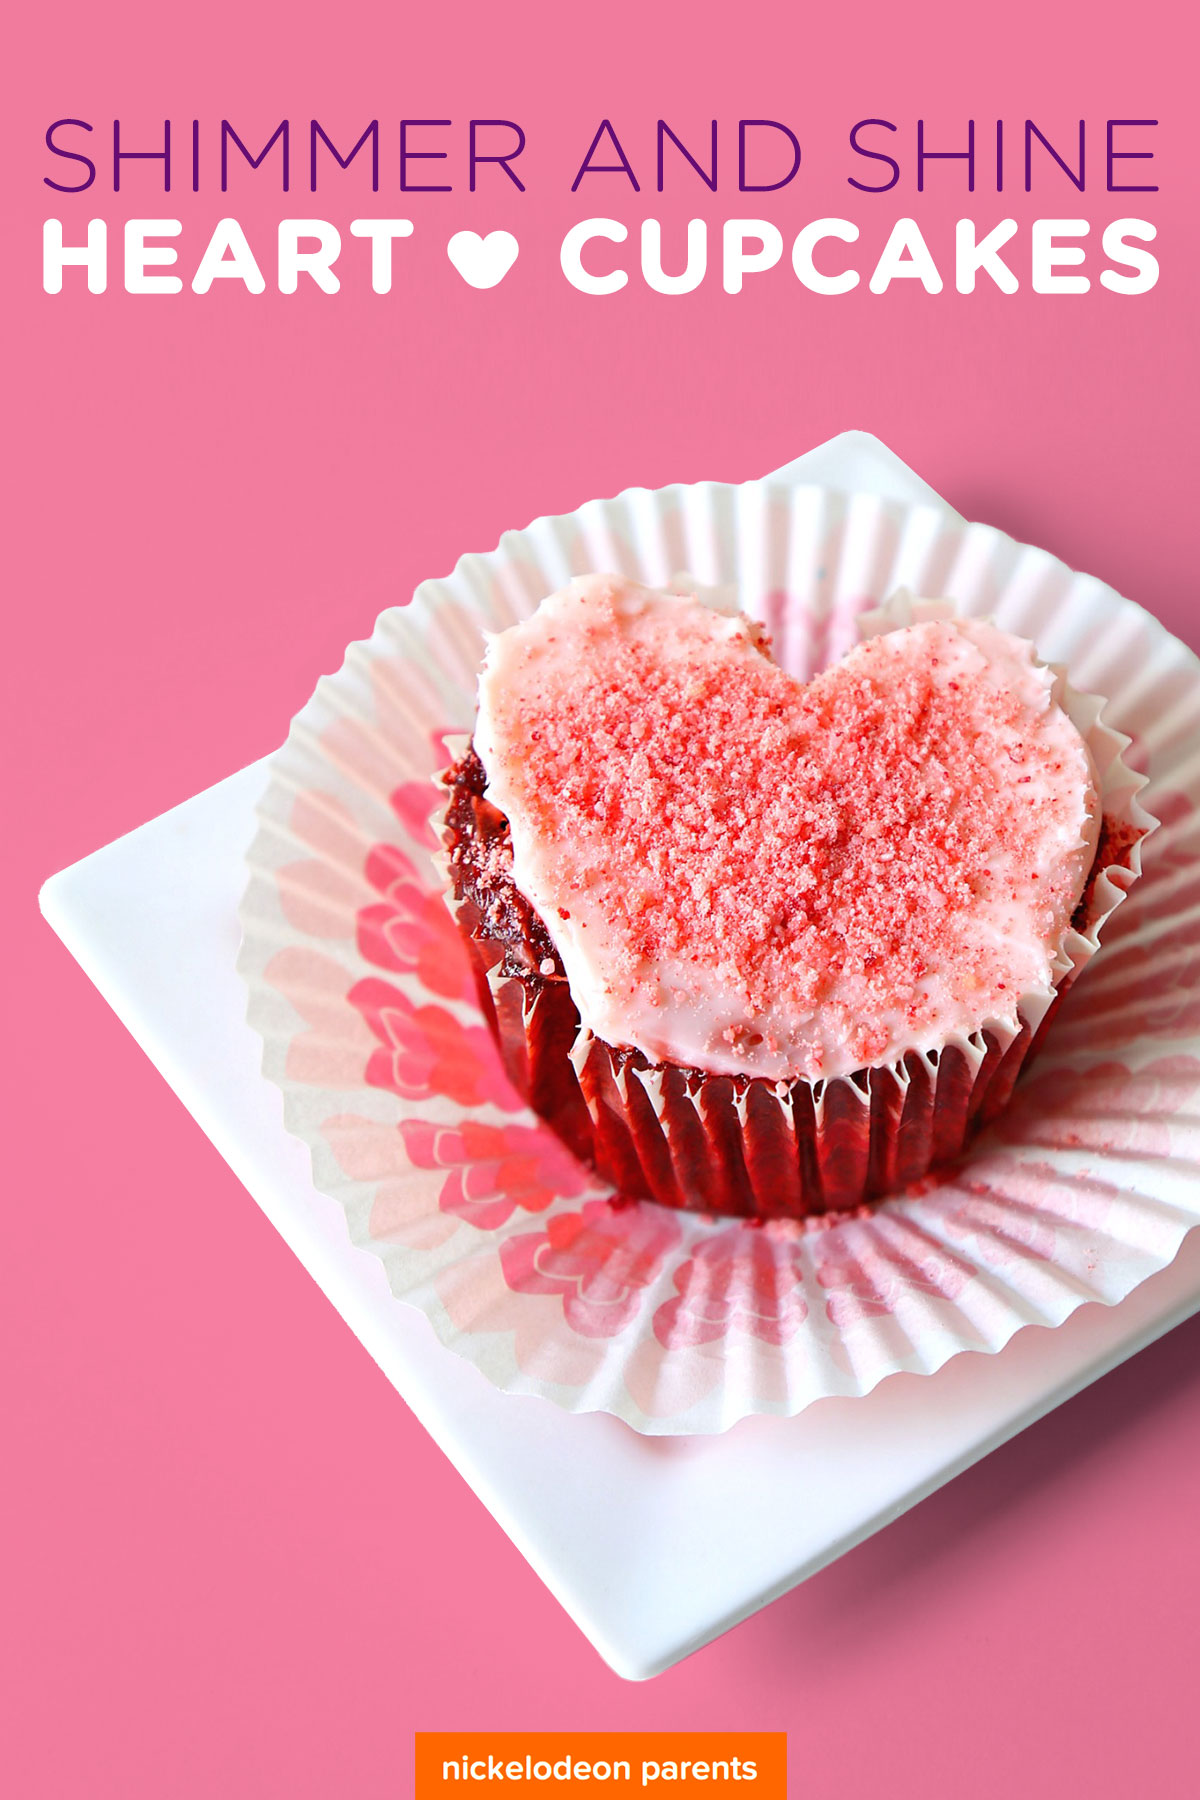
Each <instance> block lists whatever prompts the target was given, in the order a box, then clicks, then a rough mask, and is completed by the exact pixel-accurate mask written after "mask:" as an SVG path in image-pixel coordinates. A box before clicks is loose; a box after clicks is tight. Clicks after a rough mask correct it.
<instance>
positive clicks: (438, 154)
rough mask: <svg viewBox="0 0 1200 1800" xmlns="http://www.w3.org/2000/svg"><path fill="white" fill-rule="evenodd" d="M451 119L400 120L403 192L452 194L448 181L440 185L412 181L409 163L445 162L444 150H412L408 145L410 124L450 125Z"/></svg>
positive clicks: (401, 190) (401, 182)
mask: <svg viewBox="0 0 1200 1800" xmlns="http://www.w3.org/2000/svg"><path fill="white" fill-rule="evenodd" d="M451 122H452V121H451V120H449V119H401V121H400V192H401V193H402V194H450V193H453V191H454V190H453V188H452V187H451V186H450V185H449V183H448V182H443V183H442V184H441V185H440V186H438V185H436V184H434V183H425V182H420V181H410V180H409V179H408V165H409V163H410V162H444V161H445V160H446V152H445V151H444V150H410V149H409V147H408V128H409V126H410V125H430V126H433V125H449V124H450V123H451Z"/></svg>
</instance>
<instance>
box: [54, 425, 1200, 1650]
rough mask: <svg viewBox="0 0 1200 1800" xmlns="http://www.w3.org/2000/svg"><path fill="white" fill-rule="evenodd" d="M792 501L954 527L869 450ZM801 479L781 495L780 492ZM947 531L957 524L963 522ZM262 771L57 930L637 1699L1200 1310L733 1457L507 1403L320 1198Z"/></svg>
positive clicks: (76, 892)
mask: <svg viewBox="0 0 1200 1800" xmlns="http://www.w3.org/2000/svg"><path fill="white" fill-rule="evenodd" d="M779 477H782V478H784V479H789V478H791V479H795V480H797V481H818V482H823V483H826V484H829V485H831V486H839V487H844V488H846V489H869V490H872V491H874V492H877V493H880V494H882V495H884V496H886V497H888V498H893V499H897V500H902V501H909V500H924V501H926V502H933V503H936V504H938V505H944V502H942V501H940V500H939V498H938V496H937V495H935V494H934V493H933V491H932V490H931V489H930V488H928V487H927V486H926V484H925V483H924V482H922V481H920V480H919V479H918V477H917V476H916V475H914V474H913V472H912V471H911V470H910V469H908V468H906V467H905V465H904V464H903V463H902V462H901V461H900V460H899V458H897V457H895V456H894V455H893V454H892V453H891V451H889V450H887V449H886V448H885V447H884V446H883V445H882V444H880V443H879V442H878V440H877V439H874V438H871V437H868V436H867V435H866V434H864V433H861V432H847V433H844V434H843V435H842V436H841V437H838V438H835V439H833V440H832V441H831V442H830V443H828V444H824V445H822V446H821V447H820V448H819V449H817V450H814V451H812V452H810V453H809V454H808V455H807V456H803V457H800V458H798V459H797V460H796V461H795V462H793V463H789V464H788V465H787V467H786V468H785V469H783V470H780V471H779ZM777 478H778V477H777ZM947 510H949V509H947ZM265 779H266V765H265V764H255V765H252V766H251V767H250V768H248V769H243V770H242V771H241V772H240V774H237V775H234V776H231V777H230V778H229V780H227V781H223V782H221V783H219V784H218V786H216V787H214V788H210V789H209V790H208V791H207V792H206V793H203V794H199V795H197V796H196V798H195V799H193V800H189V801H187V802H185V804H184V805H182V806H179V807H176V808H175V809H174V810H173V811H172V812H169V813H166V814H164V815H163V817H162V818H159V819H154V820H152V821H151V822H150V823H149V824H147V825H144V826H142V827H141V829H140V830H138V831H135V832H132V833H130V835H129V836H128V837H124V838H121V839H119V840H118V841H117V842H116V843H113V844H109V845H108V846H107V847H106V848H105V849H103V850H99V851H97V852H96V853H95V854H94V855H93V856H89V857H86V858H85V859H84V860H83V861H82V862H79V863H76V864H74V865H73V866H72V867H71V868H69V869H64V870H63V871H62V873H61V874H58V875H56V876H54V877H52V879H51V880H50V881H48V882H47V883H46V886H45V888H44V889H43V890H42V897H41V898H42V910H43V912H44V913H45V916H46V918H47V919H48V921H49V923H50V924H51V925H52V926H53V927H54V929H55V930H56V931H57V932H58V934H59V936H60V937H61V938H62V940H63V942H64V943H65V944H66V946H67V948H68V949H69V950H70V951H71V953H72V954H73V955H74V956H75V957H76V958H77V959H78V961H79V962H80V963H81V965H82V966H83V968H84V970H85V971H86V973H87V974H88V975H89V976H90V977H91V979H92V980H93V981H94V982H95V984H96V986H97V987H98V988H99V989H100V991H101V993H102V994H103V995H104V997H105V998H106V999H107V1000H108V1002H109V1004H110V1005H111V1006H112V1007H113V1009H114V1010H115V1011H116V1013H117V1014H118V1016H119V1017H120V1018H121V1019H122V1021H123V1022H124V1023H125V1025H126V1026H127V1027H128V1029H129V1030H130V1031H131V1032H132V1033H133V1035H134V1037H135V1038H136V1039H137V1041H138V1043H139V1044H140V1045H141V1046H142V1048H143V1049H144V1050H145V1051H146V1053H147V1055H148V1056H149V1057H150V1058H151V1060H152V1061H153V1062H154V1063H155V1065H156V1066H157V1067H158V1068H159V1069H160V1070H161V1072H162V1074H163V1075H164V1076H165V1077H166V1079H167V1081H168V1082H169V1083H170V1084H171V1086H172V1087H173V1088H174V1090H175V1092H176V1093H177V1094H178V1095H179V1097H180V1099H181V1100H182V1101H183V1103H184V1105H185V1106H187V1107H188V1109H189V1111H190V1112H191V1113H192V1114H193V1116H194V1117H195V1119H196V1120H197V1121H198V1123H199V1124H200V1126H201V1127H202V1129H203V1130H204V1131H205V1132H206V1133H207V1134H208V1136H209V1137H210V1138H211V1139H212V1141H213V1143H214V1144H215V1145H216V1146H217V1148H218V1149H219V1150H220V1152H221V1154H222V1155H223V1156H224V1157H225V1158H226V1160H227V1161H228V1162H229V1164H230V1166H231V1167H232V1168H233V1169H234V1171H235V1172H236V1173H237V1175H238V1176H239V1177H240V1179H241V1180H242V1181H243V1182H244V1183H245V1185H246V1187H247V1188H248V1189H249V1191H250V1193H251V1194H252V1195H253V1196H254V1198H255V1199H256V1200H257V1201H258V1203H259V1205H260V1206H261V1207H262V1209H263V1211H264V1212H265V1213H266V1214H267V1216H268V1218H269V1219H270V1220H271V1221H272V1223H273V1224H274V1225H275V1226H276V1228H277V1229H278V1231H279V1232H280V1234H281V1235H282V1236H283V1237H284V1238H285V1239H286V1241H287V1242H288V1243H289V1244H290V1245H291V1247H292V1249H293V1250H294V1251H295V1253H296V1255H297V1256H298V1257H299V1258H300V1260H301V1261H302V1262H303V1263H304V1265H305V1267H306V1268H307V1269H308V1270H309V1272H310V1273H311V1274H312V1275H313V1277H314V1278H315V1280H316V1281H317V1282H318V1283H319V1284H320V1286H321V1287H322V1288H323V1289H324V1291H325V1293H326V1294H327V1295H328V1296H329V1298H330V1300H332V1302H333V1304H334V1305H335V1306H336V1307H337V1309H338V1311H339V1312H340V1313H341V1314H342V1316H343V1318H344V1319H345V1320H346V1322H347V1323H348V1324H349V1326H350V1328H351V1329H352V1330H353V1331H354V1332H355V1333H356V1335H357V1336H358V1337H359V1338H360V1339H361V1341H362V1342H363V1344H365V1346H366V1347H367V1349H368V1350H369V1351H370V1352H371V1354H372V1356H374V1357H375V1359H376V1361H377V1362H378V1363H379V1365H380V1367H381V1368H382V1369H383V1371H384V1373H385V1374H386V1375H387V1376H388V1378H389V1379H390V1380H391V1381H392V1382H393V1384H394V1385H395V1387H396V1388H397V1389H398V1390H399V1392H400V1394H401V1395H402V1396H403V1398H404V1399H405V1400H406V1401H407V1402H408V1404H409V1405H410V1406H411V1407H412V1409H413V1411H414V1412H415V1413H416V1415H417V1417H418V1418H419V1419H420V1420H421V1422H422V1424H423V1425H424V1426H425V1427H426V1429H427V1430H428V1431H429V1432H430V1433H431V1434H432V1435H433V1437H434V1438H435V1439H436V1440H437V1442H438V1443H439V1445H440V1446H441V1448H442V1449H443V1450H444V1451H445V1452H446V1454H447V1456H449V1457H450V1459H451V1461H452V1462H453V1463H454V1464H455V1466H456V1468H458V1470H459V1471H460V1473H461V1474H462V1475H463V1477H464V1479H465V1480H466V1481H467V1482H468V1483H469V1484H470V1486H471V1487H472V1488H473V1489H474V1490H475V1492H476V1493H477V1494H478V1495H479V1497H480V1499H481V1500H482V1501H483V1502H484V1504H485V1505H486V1506H487V1507H488V1508H489V1510H490V1511H491V1512H492V1513H493V1514H494V1516H495V1517H496V1519H497V1520H498V1521H499V1523H500V1525H501V1526H502V1527H503V1528H504V1530H505V1531H506V1532H507V1533H508V1534H509V1536H510V1537H511V1538H512V1540H513V1542H514V1543H515V1544H516V1545H517V1547H518V1548H519V1549H520V1550H521V1552H522V1553H523V1554H524V1555H525V1556H526V1557H527V1558H528V1560H529V1562H530V1563H531V1564H532V1565H533V1567H534V1569H535V1570H536V1571H537V1573H538V1574H539V1575H540V1576H541V1577H542V1579H543V1581H545V1582H546V1584H547V1586H548V1587H549V1588H550V1589H551V1591H552V1592H553V1593H554V1594H555V1595H556V1597H557V1598H558V1599H559V1600H560V1601H561V1603H562V1605H563V1606H564V1607H565V1608H566V1610H567V1612H568V1613H569V1614H570V1616H571V1617H572V1618H573V1619H574V1620H575V1622H576V1624H577V1625H578V1626H579V1627H580V1629H581V1630H582V1631H583V1632H584V1633H585V1634H586V1635H587V1637H588V1638H589V1639H590V1640H591V1642H592V1643H593V1644H594V1645H595V1647H596V1649H597V1650H598V1651H599V1652H600V1654H601V1655H602V1656H603V1657H604V1659H605V1661H606V1662H608V1663H609V1664H610V1665H611V1667H612V1668H613V1669H615V1670H616V1671H617V1673H618V1674H620V1675H624V1676H627V1677H629V1678H631V1679H642V1678H645V1677H647V1676H650V1675H655V1674H658V1673H660V1672H661V1671H662V1670H663V1669H666V1668H669V1667H670V1666H671V1665H672V1664H673V1663H676V1662H678V1661H679V1660H680V1659H681V1658H682V1657H684V1656H686V1655H688V1654H689V1653H690V1652H691V1651H693V1650H696V1649H698V1648H699V1647H700V1646H701V1645H702V1644H705V1643H707V1642H709V1641H710V1640H711V1639H712V1638H714V1637H716V1636H718V1635H719V1634H720V1633H721V1632H723V1631H726V1630H728V1629H729V1627H730V1626H732V1625H735V1624H737V1623H738V1622H739V1620H741V1619H744V1618H746V1617H747V1616H748V1615H749V1614H750V1613H752V1612H754V1611H756V1610H757V1609H758V1608H759V1607H761V1606H764V1605H766V1604H767V1603H768V1602H769V1601H771V1600H773V1599H776V1598H777V1597H778V1596H779V1595H780V1594H783V1593H786V1592H787V1591H788V1589H789V1588H792V1587H794V1586H795V1585H796V1584H797V1583H798V1582H800V1581H803V1580H804V1579H805V1578H806V1577H807V1576H809V1575H812V1574H814V1573H815V1572H816V1571H817V1570H818V1569H820V1568H823V1567H824V1566H825V1565H826V1564H827V1563H829V1562H831V1561H832V1560H833V1559H834V1558H835V1557H837V1556H840V1555H841V1554H842V1552H843V1551H845V1550H848V1549H850V1548H851V1547H852V1546H853V1545H854V1544H856V1543H859V1542H861V1541H862V1539H863V1538H865V1537H868V1536H869V1535H870V1534H871V1533H872V1532H873V1531H876V1530H878V1529H879V1527H880V1526H881V1525H885V1524H887V1523H888V1522H889V1521H890V1520H892V1519H894V1518H896V1517H897V1516H898V1515H899V1514H900V1513H901V1512H903V1511H905V1510H906V1508H907V1507H909V1506H911V1505H912V1504H913V1503H914V1502H915V1501H917V1500H920V1499H923V1498H924V1496H925V1495H926V1494H929V1493H932V1492H933V1491H934V1490H935V1489H936V1488H938V1487H940V1486H941V1485H942V1483H943V1482H945V1481H948V1480H949V1479H950V1478H951V1477H952V1476H954V1475H956V1474H958V1473H959V1472H960V1471H961V1470H963V1469H965V1468H967V1467H969V1465H970V1464H971V1463H973V1462H975V1461H977V1460H978V1459H979V1458H980V1457H981V1456H984V1455H986V1454H987V1452H988V1451H989V1450H992V1449H994V1448H996V1446H997V1445H999V1444H1001V1443H1003V1442H1004V1441H1005V1440H1006V1439H1007V1438H1009V1437H1012V1436H1013V1435H1014V1434H1015V1433H1016V1432H1018V1431H1021V1430H1023V1429H1024V1427H1025V1426H1026V1425H1029V1424H1031V1423H1032V1422H1033V1421H1034V1420H1035V1419H1038V1418H1040V1417H1042V1415H1043V1414H1045V1413H1047V1412H1049V1411H1050V1410H1051V1409H1052V1408H1053V1407H1055V1406H1057V1405H1058V1404H1059V1403H1060V1402H1061V1401H1063V1400H1065V1399H1067V1398H1069V1396H1070V1395H1072V1394H1074V1393H1077V1392H1078V1391H1079V1389H1081V1388H1083V1387H1085V1386H1087V1385H1088V1383H1089V1382H1091V1381H1094V1380H1095V1379H1096V1378H1097V1377H1098V1376H1100V1375H1102V1374H1104V1373H1105V1372H1106V1371H1107V1370H1109V1369H1111V1368H1113V1367H1115V1366H1116V1365H1117V1364H1118V1363H1120V1362H1122V1361H1123V1360H1124V1359H1125V1358H1126V1357H1128V1356H1131V1355H1132V1354H1133V1353H1134V1352H1135V1351H1137V1350H1140V1349H1142V1348H1143V1347H1144V1346H1145V1345H1146V1344H1149V1343H1151V1342H1152V1341H1153V1340H1154V1339H1155V1338H1157V1337H1159V1336H1161V1335H1162V1333H1163V1332H1165V1331H1168V1330H1170V1329H1171V1327H1172V1326H1174V1325H1177V1324H1179V1323H1181V1322H1182V1321H1183V1320H1184V1319H1186V1318H1188V1317H1189V1316H1190V1315H1191V1314H1192V1313H1194V1312H1196V1311H1198V1310H1200V1232H1193V1233H1192V1234H1191V1236H1190V1237H1189V1238H1188V1239H1186V1240H1185V1242H1184V1246H1183V1249H1182V1250H1181V1252H1180V1254H1179V1256H1178V1258H1177V1259H1176V1261H1175V1262H1174V1263H1173V1264H1172V1265H1171V1267H1170V1268H1168V1269H1165V1270H1164V1271H1163V1272H1162V1273H1161V1274H1159V1275H1156V1276H1153V1277H1152V1278H1151V1279H1150V1280H1148V1281H1146V1282H1144V1283H1143V1284H1142V1286H1141V1287H1139V1288H1138V1289H1136V1290H1135V1292H1134V1293H1133V1294H1131V1295H1130V1296H1129V1298H1128V1299H1127V1300H1125V1301H1123V1302H1122V1303H1121V1304H1120V1305H1119V1306H1116V1307H1112V1308H1104V1307H1100V1306H1096V1305H1087V1306H1084V1307H1082V1308H1081V1309H1080V1310H1079V1311H1078V1312H1076V1313H1075V1314H1074V1315H1073V1316H1072V1317H1071V1318H1070V1319H1068V1320H1067V1322H1066V1323H1065V1324H1064V1325H1061V1326H1060V1327H1058V1329H1057V1330H1055V1331H1047V1330H1043V1329H1040V1328H1037V1327H1032V1328H1029V1329H1026V1330H1024V1331H1021V1332H1018V1334H1017V1335H1016V1337H1015V1338H1013V1340H1012V1341H1011V1342H1010V1343H1009V1344H1008V1346H1007V1347H1006V1348H1005V1349H1004V1350H1003V1351H1001V1352H1000V1354H999V1355H996V1356H981V1355H964V1356H958V1357H955V1358H954V1359H953V1360H952V1361H951V1362H950V1363H948V1364H947V1365H946V1366H945V1367H944V1368H943V1369H941V1370H940V1371H939V1372H938V1373H937V1374H936V1375H932V1376H915V1375H901V1376H896V1377H893V1378H892V1379H890V1380H888V1381H885V1382H883V1383H882V1384H881V1385H880V1386H879V1387H877V1388H876V1389H875V1390H874V1391H873V1392H872V1393H871V1394H869V1395H867V1396H866V1397H865V1398H862V1399H852V1400H823V1401H819V1402H818V1403H817V1404H815V1405H814V1406H812V1407H810V1408H809V1409H808V1411H806V1412H804V1413H802V1414H801V1415H800V1417H799V1418H796V1419H789V1420H775V1419H752V1420H746V1421H744V1422H743V1423H742V1424H741V1425H739V1426H737V1427H735V1428H734V1430H733V1431H731V1432H729V1433H727V1434H726V1435H725V1436H724V1437H718V1438H675V1439H661V1438H659V1439H648V1438H641V1437H639V1436H638V1435H637V1434H636V1433H635V1432H633V1431H632V1430H630V1429H629V1428H628V1427H626V1426H625V1425H623V1424H621V1423H619V1422H618V1421H616V1420H614V1419H611V1418H607V1417H603V1416H599V1415H595V1414H586V1415H573V1414H567V1413H563V1412H560V1411H558V1409H557V1408H555V1407H554V1406H552V1405H550V1404H549V1403H548V1402H545V1401H541V1400H534V1399H527V1398H518V1397H513V1396H508V1395H504V1394H500V1393H498V1392H496V1390H494V1389H493V1388H492V1387H491V1386H490V1385H489V1383H488V1382H487V1381H486V1380H485V1379H484V1378H483V1376H481V1375H480V1374H479V1373H478V1372H477V1371H476V1370H475V1369H474V1368H472V1367H470V1366H469V1365H468V1364H466V1363H465V1362H462V1361H460V1360H459V1358H457V1357H456V1356H454V1355H453V1354H452V1353H451V1352H450V1351H447V1350H445V1349H443V1348H442V1346H441V1345H439V1344H438V1343H437V1342H436V1340H435V1338H434V1335H433V1332H432V1329H431V1328H430V1326H429V1325H428V1324H427V1322H426V1321H425V1319H424V1318H423V1317H422V1316H421V1315H420V1314H418V1313H416V1312H415V1311H413V1310H412V1309H411V1308H409V1307H407V1306H405V1305H403V1304H401V1303H400V1302H399V1301H397V1300H396V1299H394V1298H393V1296H392V1294H391V1292H390V1290H389V1289H388V1286H387V1281H386V1277H385V1275H384V1271H383V1266H382V1264H381V1263H380V1262H379V1261H378V1260H377V1259H376V1258H375V1257H373V1256H371V1255H368V1254H367V1253H365V1252H363V1251H359V1250H356V1249H355V1248H354V1247H353V1246H352V1245H351V1243H350V1241H349V1238H348V1236H347V1233H346V1225H345V1219H344V1216H343V1214H342V1211H341V1209H340V1207H338V1206H337V1204H336V1203H335V1202H334V1201H333V1200H330V1199H327V1198H326V1197H325V1196H324V1195H322V1194H320V1193H318V1192H317V1190H316V1189H315V1188H314V1187H313V1185H312V1181H311V1178H310V1173H309V1162H308V1152H307V1150H306V1148H305V1147H304V1146H303V1145H302V1144H301V1143H300V1142H299V1141H298V1140H296V1139H294V1138H292V1137H290V1136H289V1135H288V1134H287V1132H286V1131H285V1130H284V1127H283V1120H282V1104H281V1100H280V1096H279V1093H278V1091H277V1090H276V1089H275V1088H274V1087H272V1086H271V1085H270V1084H269V1083H268V1082H267V1081H266V1080H265V1079H264V1078H263V1077H262V1075H261V1074H260V1072H259V1053H260V1044H259V1040H258V1039H257V1037H256V1036H255V1035H254V1034H253V1033H252V1032H251V1031H250V1029H249V1027H248V1026H247V1025H246V1024H245V1019H244V1014H245V990H244V988H243V985H242V983H241V981H240V979H239V977H238V976H237V974H236V972H235V968H234V961H235V957H236V954H237V945H238V927H237V916H236V915H237V907H238V903H239V901H240V899H241V895H242V890H243V888H244V886H245V868H244V865H243V861H242V857H243V853H244V851H245V849H246V847H247V846H248V844H249V842H250V840H251V838H252V836H253V833H254V805H255V801H256V800H257V798H258V796H259V793H260V792H261V790H262V788H263V786H264V785H265Z"/></svg>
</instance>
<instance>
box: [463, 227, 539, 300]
mask: <svg viewBox="0 0 1200 1800" xmlns="http://www.w3.org/2000/svg"><path fill="white" fill-rule="evenodd" d="M520 247H521V246H520V245H519V244H518V243H517V240H516V238H515V237H514V236H513V234H512V232H511V231H489V232H488V234H487V236H486V237H480V235H479V233H478V232H477V231H456V232H455V234H454V236H453V237H452V238H451V239H450V242H449V243H448V244H447V245H446V255H447V256H448V257H449V258H450V261H451V262H452V263H453V264H454V266H455V268H456V269H457V270H458V272H459V274H460V275H461V276H462V278H463V280H464V281H467V282H469V283H470V284H471V286H472V287H474V288H492V287H495V286H496V285H497V284H498V283H499V282H501V281H503V280H504V277H505V276H506V275H507V274H508V271H509V270H510V269H511V268H512V266H513V264H514V263H515V262H516V260H517V251H518V250H519V249H520Z"/></svg>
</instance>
